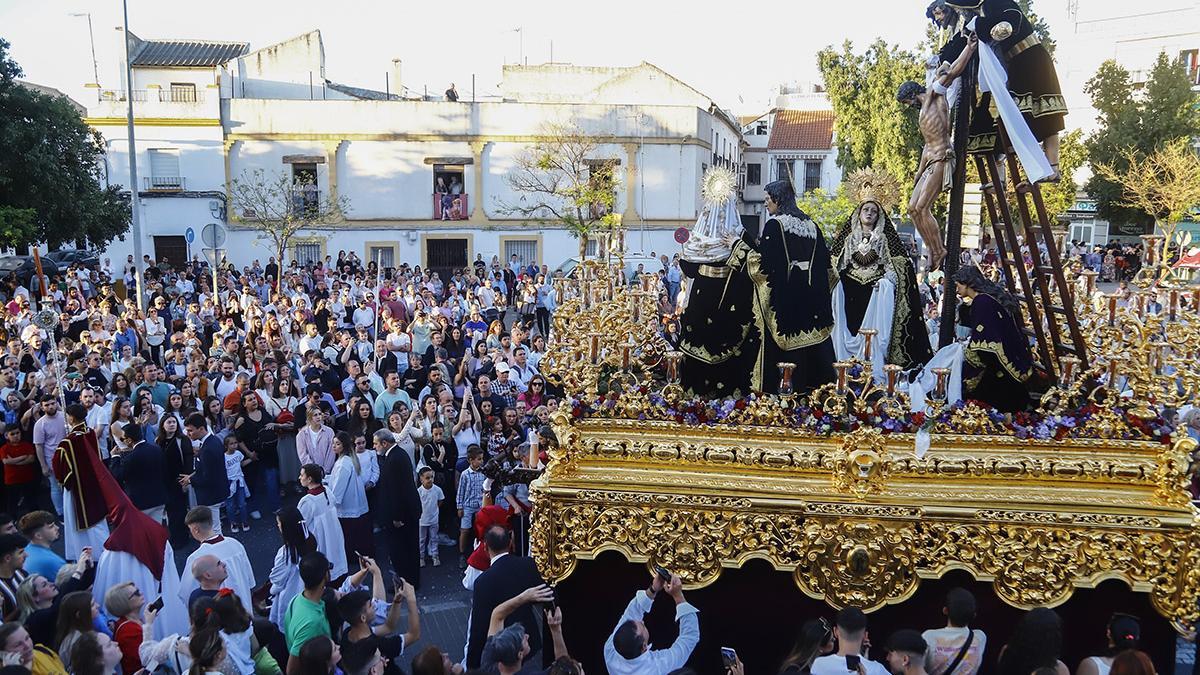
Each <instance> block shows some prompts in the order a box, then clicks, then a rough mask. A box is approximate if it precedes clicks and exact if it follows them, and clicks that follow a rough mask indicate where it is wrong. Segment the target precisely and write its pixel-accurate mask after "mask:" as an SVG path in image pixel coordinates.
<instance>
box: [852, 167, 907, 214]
mask: <svg viewBox="0 0 1200 675" xmlns="http://www.w3.org/2000/svg"><path fill="white" fill-rule="evenodd" d="M845 186H846V194H847V195H848V196H849V197H850V198H851V199H853V200H854V202H855V203H856V204H862V203H863V202H868V201H874V202H878V203H879V205H880V206H882V207H883V210H884V211H891V210H892V209H894V208H895V207H896V205H897V204H899V203H900V182H899V181H897V180H896V178H895V177H894V176H892V175H891V174H890V173H888V172H886V171H881V170H878V169H871V168H864V169H858V170H855V171H852V172H851V173H850V175H849V176H847V177H846V182H845Z"/></svg>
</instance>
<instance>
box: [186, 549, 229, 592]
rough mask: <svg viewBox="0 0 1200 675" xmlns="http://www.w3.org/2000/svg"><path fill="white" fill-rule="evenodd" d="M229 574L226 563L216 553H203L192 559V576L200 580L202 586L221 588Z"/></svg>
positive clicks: (205, 587)
mask: <svg viewBox="0 0 1200 675" xmlns="http://www.w3.org/2000/svg"><path fill="white" fill-rule="evenodd" d="M228 576H229V573H228V572H227V571H225V563H223V562H221V561H220V559H218V558H217V556H215V555H202V556H200V557H199V558H196V559H195V560H194V561H192V577H193V578H195V579H196V581H198V582H200V588H204V589H212V588H220V587H221V582H222V581H225V578H226V577H228Z"/></svg>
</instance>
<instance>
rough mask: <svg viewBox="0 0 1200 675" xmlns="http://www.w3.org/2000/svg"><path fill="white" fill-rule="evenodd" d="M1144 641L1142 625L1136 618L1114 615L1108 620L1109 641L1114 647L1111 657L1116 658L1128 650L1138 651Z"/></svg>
mask: <svg viewBox="0 0 1200 675" xmlns="http://www.w3.org/2000/svg"><path fill="white" fill-rule="evenodd" d="M1141 639H1142V623H1141V621H1139V620H1138V618H1137V617H1136V616H1133V615H1130V614H1121V613H1119V612H1117V613H1114V614H1113V615H1112V618H1110V619H1109V620H1108V641H1109V644H1111V645H1112V647H1111V648H1109V655H1110V656H1115V655H1116V654H1119V653H1120V652H1123V651H1125V650H1127V649H1137V648H1138V643H1139V642H1141Z"/></svg>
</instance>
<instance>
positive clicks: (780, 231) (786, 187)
mask: <svg viewBox="0 0 1200 675" xmlns="http://www.w3.org/2000/svg"><path fill="white" fill-rule="evenodd" d="M764 190H765V192H766V198H765V206H766V209H767V213H768V214H769V216H768V218H767V221H766V222H765V223H763V226H762V231H761V236H759V237H755V236H754V234H753V233H750V232H743V233H742V234H741V236H740V237H739V238H738V239H737V240H736V241H732V242H731V243H732V252H731V253H730V255H729V261H728V266H729V267H730V269H731V270H732V273H733V276H735V277H736V276H739V275H741V276H743V277H744V278H745V279H748V281H749V284H750V286H751V288H752V295H751V298H750V303H751V307H750V309H751V313H752V315H753V316H752V321H753V323H752V324H751V325H749V326H748V327H747V328H748V330H747V338H746V343H745V346H744V348H745V349H750V348H753V349H755V350H756V355H755V357H754V360H753V363H752V366H751V371H750V388H751V389H752V390H754V391H761V392H766V393H778V392H779V389H780V377H779V368H778V364H779V363H784V362H786V363H792V364H795V369H794V371H793V373H792V381H791V388H792V389H793V390H794V391H797V392H803V391H807V390H811V389H813V388H815V387H817V386H819V385H821V384H824V383H826V382H832V381H833V378H834V371H833V360H834V356H833V343H832V341H831V340H830V339H829V335H830V333H831V332H832V330H833V312H832V310H831V306H830V289H831V288H832V284H833V282H834V280H835V279H836V275H835V273H834V271H833V266H832V262H831V259H830V256H829V247H828V246H827V245H826V243H825V237H824V235H823V234H822V233H821V231H820V229H818V228H817V225H816V223H814V222H813V221H812V219H811V218H809V217H808V216H807V215H805V213H804V212H803V211H801V210H800V208H799V207H798V206H797V205H796V193H795V191H794V190H793V189H792V185H791V183H790V182H788V181H786V180H778V181H775V182H773V183H769V184H767V186H766V188H764Z"/></svg>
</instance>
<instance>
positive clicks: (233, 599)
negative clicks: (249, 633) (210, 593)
mask: <svg viewBox="0 0 1200 675" xmlns="http://www.w3.org/2000/svg"><path fill="white" fill-rule="evenodd" d="M213 616H216V617H217V618H218V619H219V620H220V622H221V630H223V631H225V633H226V634H228V635H232V634H234V633H242V632H245V630H246V629H248V628H250V623H251V621H250V614H249V613H248V612H246V607H245V605H243V604H242V600H241V598H239V597H238V595H237V593H234V592H233V591H232V590H231V589H228V588H222V589H221V590H219V591H217V597H215V598H213Z"/></svg>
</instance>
